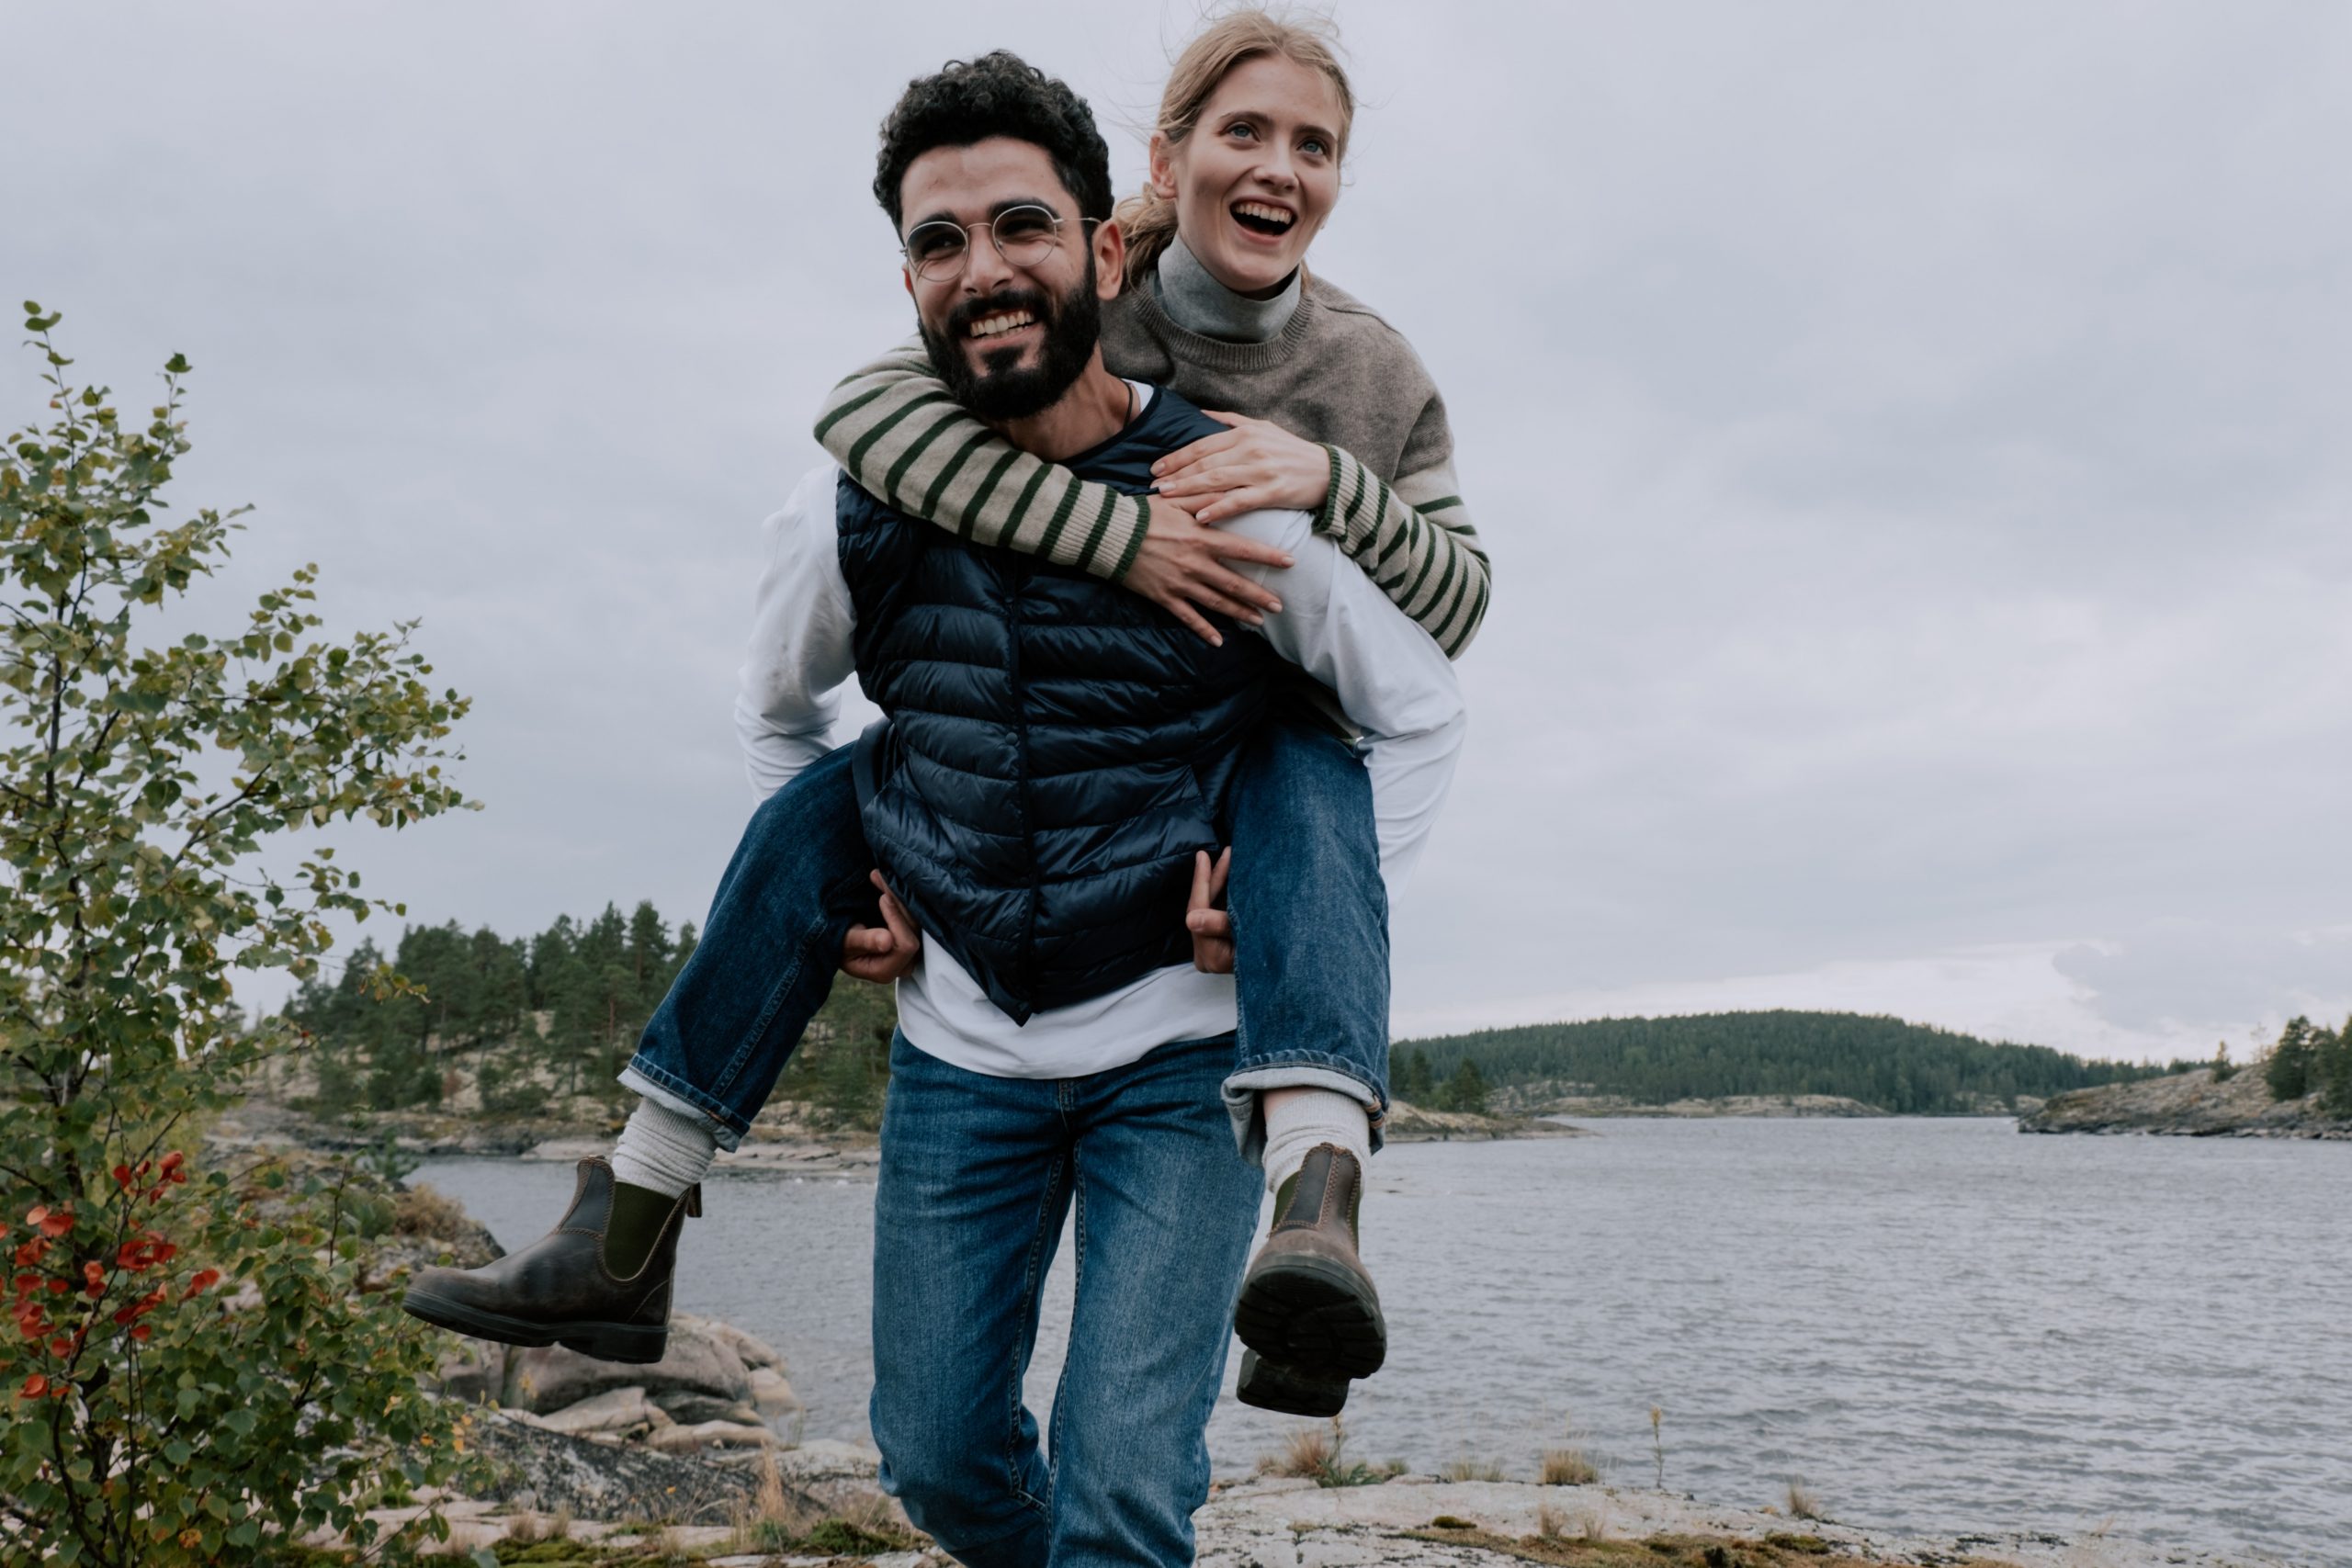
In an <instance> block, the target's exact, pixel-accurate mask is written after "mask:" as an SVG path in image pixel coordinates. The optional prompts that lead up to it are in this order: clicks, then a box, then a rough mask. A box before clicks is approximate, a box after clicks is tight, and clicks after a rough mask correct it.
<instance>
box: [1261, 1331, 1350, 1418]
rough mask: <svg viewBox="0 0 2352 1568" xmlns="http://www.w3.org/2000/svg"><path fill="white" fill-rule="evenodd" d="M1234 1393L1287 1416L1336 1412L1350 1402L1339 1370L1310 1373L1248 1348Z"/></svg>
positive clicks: (1344, 1380) (1326, 1414) (1327, 1414)
mask: <svg viewBox="0 0 2352 1568" xmlns="http://www.w3.org/2000/svg"><path fill="white" fill-rule="evenodd" d="M1233 1397H1234V1398H1236V1399H1238V1400H1239V1401H1240V1402H1241V1403H1242V1404H1254V1405H1256V1406H1257V1407H1258V1408H1259V1409H1261V1410H1275V1411H1280V1412H1281V1413H1282V1414H1283V1415H1284V1416H1337V1415H1338V1414H1339V1413H1340V1411H1342V1410H1344V1409H1346V1408H1347V1405H1348V1380H1347V1379H1345V1378H1343V1377H1340V1376H1338V1375H1336V1374H1333V1375H1330V1376H1316V1377H1309V1376H1307V1375H1306V1373H1304V1372H1301V1371H1298V1370H1297V1369H1296V1368H1295V1367H1285V1366H1283V1364H1282V1363H1281V1362H1280V1361H1269V1360H1268V1359H1265V1358H1264V1357H1263V1356H1261V1355H1260V1354H1258V1352H1257V1351H1255V1350H1251V1349H1248V1348H1244V1349H1243V1350H1242V1352H1241V1375H1240V1376H1239V1377H1238V1378H1237V1379H1236V1380H1235V1381H1234V1384H1233Z"/></svg>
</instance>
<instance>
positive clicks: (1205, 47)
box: [1112, 6, 1356, 288]
mask: <svg viewBox="0 0 2352 1568" xmlns="http://www.w3.org/2000/svg"><path fill="white" fill-rule="evenodd" d="M1269 55H1272V56H1277V57H1279V58H1281V59H1283V60H1287V61H1290V62H1292V63H1293V64H1296V65H1303V66H1305V67H1306V68H1307V69H1308V70H1310V71H1320V72H1321V73H1323V74H1324V75H1325V76H1326V77H1327V78H1329V81H1330V84H1331V90H1332V91H1333V92H1334V93H1335V94H1336V95H1338V96H1339V100H1340V123H1339V124H1338V125H1337V126H1336V127H1334V128H1333V133H1334V134H1335V135H1337V136H1338V137H1339V139H1340V145H1339V148H1338V156H1339V157H1340V158H1345V157H1346V156H1347V151H1348V131H1349V129H1350V128H1351V126H1352V125H1353V124H1354V122H1355V117H1356V98H1355V92H1354V89H1352V88H1351V87H1350V86H1349V85H1348V73H1347V69H1346V67H1344V66H1342V65H1341V64H1340V48H1339V30H1338V29H1337V28H1334V27H1333V26H1332V25H1331V24H1330V22H1329V21H1328V20H1326V19H1325V18H1323V17H1307V18H1304V19H1301V20H1296V21H1294V20H1291V19H1289V18H1287V17H1278V16H1276V15H1274V14H1273V13H1272V12H1271V11H1267V10H1264V9H1262V8H1261V7H1259V6H1243V7H1242V8H1240V9H1238V10H1235V11H1229V12H1227V14H1226V15H1224V16H1222V17H1218V18H1217V19H1216V21H1214V22H1211V23H1210V24H1209V25H1208V26H1207V27H1206V28H1203V29H1202V30H1201V32H1200V34H1199V36H1197V37H1195V38H1194V39H1193V41H1192V42H1190V43H1188V44H1186V45H1185V46H1184V51H1183V52H1182V54H1179V55H1178V56H1177V57H1176V63H1175V64H1174V65H1173V66H1172V67H1171V68H1170V70H1169V73H1168V87H1167V90H1166V91H1164V92H1163V93H1161V94H1160V96H1159V124H1158V126H1157V127H1156V128H1155V129H1156V130H1159V134H1160V135H1162V136H1164V137H1166V138H1167V139H1168V141H1169V143H1170V146H1181V145H1182V143H1183V141H1184V140H1185V138H1187V137H1189V136H1191V135H1192V134H1193V129H1194V128H1195V127H1196V126H1198V125H1199V124H1200V119H1201V111H1202V110H1203V109H1204V108H1206V107H1208V102H1209V99H1210V98H1211V97H1213V96H1216V90H1217V88H1218V87H1219V86H1220V85H1223V84H1224V82H1225V79H1226V78H1227V76H1229V75H1231V74H1232V73H1233V71H1234V68H1235V67H1237V66H1239V65H1241V64H1243V63H1245V62H1249V61H1252V60H1258V59H1261V58H1264V57H1266V56H1269ZM1112 217H1113V219H1114V220H1115V221H1116V222H1117V223H1118V225H1119V230H1120V232H1122V233H1123V234H1125V236H1126V242H1127V264H1126V265H1127V284H1128V287H1130V288H1133V287H1134V286H1136V284H1139V283H1141V282H1142V281H1143V280H1144V279H1145V278H1146V277H1148V276H1150V274H1151V269H1152V268H1153V267H1155V266H1157V265H1159V254H1160V253H1161V252H1162V251H1164V250H1166V249H1167V248H1168V242H1169V241H1170V239H1172V238H1174V237H1175V234H1176V204H1175V203H1174V202H1172V201H1170V200H1169V199H1168V198H1167V197H1163V196H1159V195H1158V194H1156V193H1155V192H1153V191H1152V190H1151V188H1150V187H1149V186H1146V187H1145V188H1144V189H1143V190H1142V191H1140V192H1139V193H1137V194H1136V195H1134V196H1131V197H1127V198H1126V199H1125V201H1123V202H1121V203H1119V205H1118V209H1117V210H1115V211H1114V212H1113V214H1112Z"/></svg>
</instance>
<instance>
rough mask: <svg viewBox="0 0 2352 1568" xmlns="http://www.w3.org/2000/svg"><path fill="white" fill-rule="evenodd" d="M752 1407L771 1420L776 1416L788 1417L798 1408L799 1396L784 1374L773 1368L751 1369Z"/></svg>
mask: <svg viewBox="0 0 2352 1568" xmlns="http://www.w3.org/2000/svg"><path fill="white" fill-rule="evenodd" d="M752 1408H753V1409H755V1410H757V1411H758V1412H759V1413H760V1414H761V1415H762V1416H766V1417H768V1418H769V1419H771V1420H773V1419H775V1417H776V1416H790V1415H792V1414H793V1413H795V1412H796V1411H797V1410H798V1409H799V1408H800V1396H799V1395H798V1394H797V1393H793V1392H792V1385H791V1384H790V1383H789V1382H786V1381H785V1377H784V1374H783V1373H782V1372H780V1371H776V1370H775V1369H774V1368H773V1367H753V1368H752Z"/></svg>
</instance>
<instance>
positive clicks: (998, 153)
mask: <svg viewBox="0 0 2352 1568" xmlns="http://www.w3.org/2000/svg"><path fill="white" fill-rule="evenodd" d="M899 206H900V209H901V210H902V211H903V212H904V213H905V219H904V221H903V226H902V231H901V232H900V235H899V238H900V239H901V241H904V240H906V239H907V237H908V236H910V235H912V234H914V233H915V231H917V230H918V229H920V228H921V227H922V225H924V224H926V223H953V224H957V225H962V226H965V229H964V241H963V258H962V264H961V265H959V266H957V267H956V268H955V269H954V272H953V274H952V276H945V277H941V278H931V277H924V276H918V275H917V273H916V272H915V270H914V269H913V268H912V267H911V266H910V268H909V269H908V271H907V274H906V280H907V291H908V293H910V294H911V295H912V296H913V297H914V301H915V319H916V321H917V322H918V324H919V325H920V326H921V328H922V340H923V344H924V346H925V347H927V348H928V349H929V350H930V351H931V362H932V365H933V368H934V369H936V370H937V371H938V372H939V378H940V379H941V380H943V381H944V382H946V383H947V388H948V390H949V391H950V392H952V393H954V394H955V397H956V401H958V402H960V403H962V404H963V405H964V406H965V407H967V408H968V409H970V410H971V411H972V412H974V413H976V414H978V415H979V416H980V417H981V418H982V419H988V420H996V421H1000V422H1001V421H1008V420H1017V419H1026V418H1028V417H1029V416H1030V415H1032V414H1035V413H1039V412H1043V411H1044V410H1046V409H1047V408H1049V407H1051V406H1052V405H1053V403H1054V402H1055V401H1056V400H1058V399H1059V398H1060V397H1061V395H1062V393H1063V392H1064V391H1066V390H1068V389H1069V385H1070V383H1071V382H1073V381H1075V380H1077V379H1078V377H1079V374H1080V372H1081V371H1083V370H1084V369H1085V368H1086V367H1087V364H1088V362H1089V361H1090V360H1091V358H1092V357H1093V354H1094V344H1095V339H1096V337H1097V335H1098V333H1099V332H1100V330H1101V324H1102V312H1101V306H1102V301H1103V300H1104V299H1110V298H1112V297H1113V296H1114V295H1116V294H1117V293H1118V291H1119V276H1120V275H1119V265H1118V262H1119V257H1120V251H1119V243H1118V236H1117V233H1116V231H1114V230H1113V229H1112V227H1111V225H1109V224H1107V223H1105V224H1100V225H1094V224H1081V223H1080V221H1079V214H1078V202H1077V199H1076V198H1075V197H1072V196H1071V195H1070V193H1069V190H1068V189H1066V188H1065V187H1064V186H1063V185H1062V182H1061V177H1060V176H1059V175H1057V174H1055V172H1054V164H1053V160H1052V159H1051V158H1049V157H1047V156H1046V151H1045V149H1044V148H1042V147H1039V146H1038V145H1036V144H1035V142H1030V141H1014V140H1012V138H1010V137H1002V136H999V137H991V138H989V140H988V141H978V142H974V143H973V144H972V145H971V146H969V147H936V148H933V150H932V151H930V152H926V153H924V154H923V155H922V157H920V158H917V159H916V160H915V161H914V162H913V163H912V164H909V165H908V166H907V173H906V175H905V177H904V178H903V179H902V180H901V181H900V182H899ZM1016 208H1043V209H1046V210H1047V211H1049V212H1051V213H1052V214H1053V215H1054V216H1055V217H1056V218H1058V219H1059V220H1061V224H1060V230H1059V232H1058V234H1057V236H1056V243H1053V244H1051V245H1050V246H1048V247H1046V249H1045V251H1044V253H1043V254H1041V255H1035V256H1026V255H1025V249H1026V248H1024V247H1023V246H1019V245H1013V246H1011V247H1010V248H1012V249H1014V250H1015V251H1016V252H1022V253H1023V254H1024V257H1025V259H1024V260H1023V262H1022V263H1020V264H1018V265H1016V264H1015V263H1014V262H1012V261H1008V260H1007V259H1006V258H1005V256H1004V254H1003V252H1002V251H1001V250H999V249H998V247H997V245H996V244H995V243H993V242H992V241H991V240H990V239H989V232H988V231H987V230H985V229H982V228H980V227H978V225H980V224H982V223H985V222H991V221H993V220H995V219H996V218H997V217H999V216H1000V215H1001V214H1003V213H1006V212H1011V211H1012V210H1013V209H1016ZM934 232H936V231H934ZM1098 252H1104V253H1106V254H1103V255H1100V256H1098V254H1097V253H1098ZM1098 261H1102V262H1104V263H1106V264H1107V265H1097V262H1098Z"/></svg>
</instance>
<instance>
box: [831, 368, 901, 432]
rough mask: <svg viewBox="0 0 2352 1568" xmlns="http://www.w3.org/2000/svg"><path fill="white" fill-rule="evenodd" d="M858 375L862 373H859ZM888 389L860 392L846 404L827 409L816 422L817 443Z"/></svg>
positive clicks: (837, 404)
mask: <svg viewBox="0 0 2352 1568" xmlns="http://www.w3.org/2000/svg"><path fill="white" fill-rule="evenodd" d="M860 374H861V375H862V374H864V372H862V371H861V372H860ZM890 389H891V388H890V387H889V386H881V387H876V388H875V389H873V390H872V391H870V392H860V393H858V395H857V396H855V397H854V398H851V399H850V400H847V401H846V402H840V403H835V404H834V405H833V406H832V407H831V408H830V409H827V410H826V411H825V415H824V417H823V418H822V419H820V420H819V421H818V422H817V440H818V442H819V443H820V445H821V444H822V443H823V441H824V439H825V437H826V436H828V435H830V434H832V429H833V426H835V425H837V424H839V423H841V422H842V421H843V420H845V419H847V418H848V417H849V416H850V415H852V414H854V413H855V412H857V411H858V410H860V409H862V408H864V407H865V405H866V404H868V403H870V402H872V401H873V400H875V399H876V398H878V397H880V396H881V395H882V394H883V393H885V392H887V391H889V390H890Z"/></svg>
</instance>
